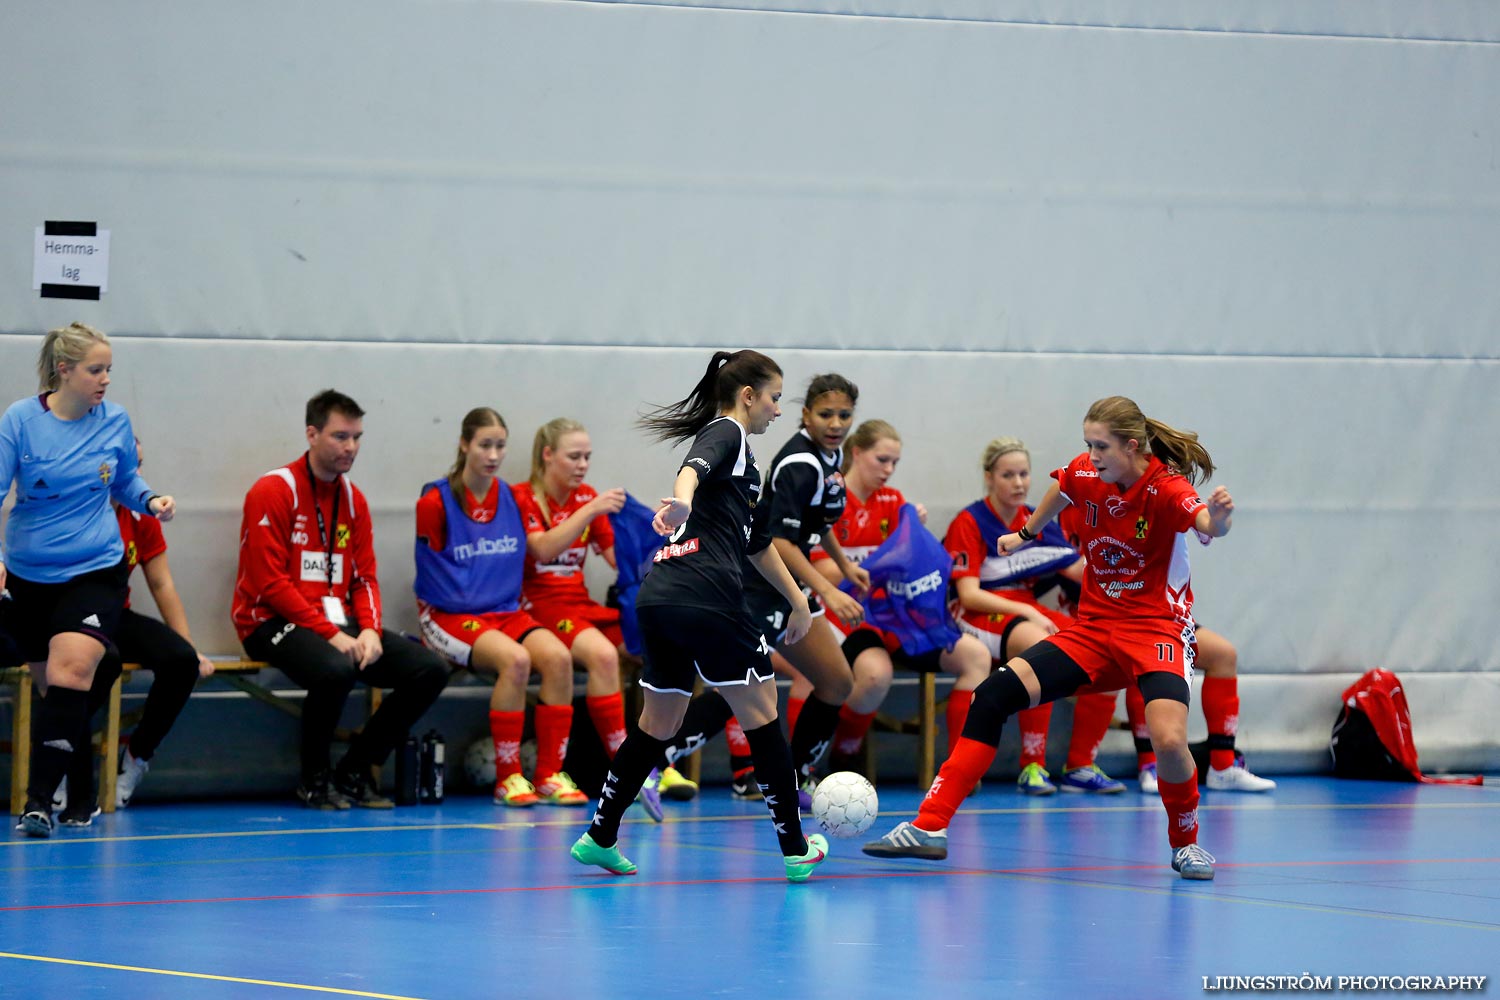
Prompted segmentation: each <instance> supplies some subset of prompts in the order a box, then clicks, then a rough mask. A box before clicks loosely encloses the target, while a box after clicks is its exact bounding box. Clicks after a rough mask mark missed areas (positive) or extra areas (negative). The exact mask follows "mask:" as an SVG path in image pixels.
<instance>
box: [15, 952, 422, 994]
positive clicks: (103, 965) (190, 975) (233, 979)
mask: <svg viewBox="0 0 1500 1000" xmlns="http://www.w3.org/2000/svg"><path fill="white" fill-rule="evenodd" d="M0 958H11V959H15V960H17V961H21V962H48V963H51V964H53V965H76V966H81V967H82V968H86V969H114V970H116V971H119V972H144V973H146V974H148V975H152V976H178V977H180V978H183V979H211V980H213V981H214V982H219V983H245V984H248V985H250V986H276V987H279V988H281V989H284V990H309V991H311V992H314V993H337V994H339V995H341V996H346V997H376V998H379V1000H420V998H419V997H407V996H399V995H397V994H394V993H369V992H366V991H364V990H341V989H338V988H337V987H333V986H308V985H305V984H303V983H279V982H276V981H275V980H273V979H244V978H241V977H240V976H212V975H209V974H208V973H206V972H178V971H177V970H175V969H146V968H142V967H141V966H138V965H114V964H112V963H110V962H85V961H82V960H80V959H76V958H51V957H48V956H46V955H17V954H15V953H13V952H8V951H0Z"/></svg>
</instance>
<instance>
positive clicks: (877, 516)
mask: <svg viewBox="0 0 1500 1000" xmlns="http://www.w3.org/2000/svg"><path fill="white" fill-rule="evenodd" d="M904 503H906V498H905V497H903V496H902V495H901V491H900V490H898V489H896V488H894V487H891V486H882V487H880V489H878V490H876V491H875V492H874V493H871V494H870V499H869V500H866V501H863V502H861V501H860V499H859V497H857V496H855V495H854V493H853V492H852V491H846V497H845V500H844V512H843V513H842V514H840V515H839V519H838V520H837V521H836V522H834V525H833V529H832V530H833V537H835V538H837V539H838V540H839V548H841V549H843V550H844V555H846V556H848V557H849V561H850V562H852V563H854V565H856V566H858V565H859V564H860V563H862V562H864V561H865V557H866V556H868V555H869V554H870V553H871V552H874V551H875V550H876V549H878V548H880V545H881V543H882V542H884V541H885V540H886V539H887V538H889V537H891V532H893V531H895V530H896V523H897V522H898V521H900V520H901V505H902V504H904ZM812 558H813V559H814V560H817V559H827V558H829V556H828V553H827V552H825V551H823V547H822V546H821V545H820V546H818V547H817V548H815V549H813V552H812Z"/></svg>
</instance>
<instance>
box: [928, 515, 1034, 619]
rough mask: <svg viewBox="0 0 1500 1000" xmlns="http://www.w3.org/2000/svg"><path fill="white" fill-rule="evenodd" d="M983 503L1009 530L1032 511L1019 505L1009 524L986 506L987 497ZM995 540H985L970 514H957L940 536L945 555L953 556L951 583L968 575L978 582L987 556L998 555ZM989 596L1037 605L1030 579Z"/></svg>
mask: <svg viewBox="0 0 1500 1000" xmlns="http://www.w3.org/2000/svg"><path fill="white" fill-rule="evenodd" d="M984 504H985V506H986V507H988V508H989V511H990V513H991V514H994V515H995V520H996V521H1000V522H1001V523H1002V524H1004V525H1005V527H1006V528H1007V529H1009V530H1011V531H1016V530H1018V529H1019V528H1020V527H1021V525H1023V524H1025V523H1026V520H1027V518H1029V517H1031V513H1032V508H1030V507H1028V506H1027V505H1026V504H1021V505H1020V506H1019V507H1017V508H1016V516H1015V517H1013V518H1011V519H1010V521H1009V522H1006V521H1004V520H1003V519H1002V518H1001V517H1000V513H999V512H998V511H997V510H995V505H994V504H992V503H990V500H989V498H988V497H985V500H984ZM996 540H997V539H996V538H988V537H986V535H985V532H984V530H983V529H982V528H980V526H979V522H978V521H976V520H975V519H974V515H973V514H971V513H970V512H969V511H968V509H964V510H961V511H959V512H958V516H957V517H955V518H954V519H953V523H952V524H950V525H948V533H947V534H946V535H944V536H943V548H945V549H947V550H948V554H949V555H951V556H952V557H953V577H952V578H953V579H954V580H955V581H957V580H960V579H962V578H963V577H966V576H972V577H974V578H975V579H976V580H977V579H980V578H981V576H982V575H983V574H982V573H981V572H980V570H981V569H982V568H983V566H984V561H985V560H986V559H989V558H991V557H997V556H998V554H999V553H998V552H997V551H996V549H995V542H996ZM995 578H996V577H994V576H991V577H990V579H995ZM986 589H988V588H986ZM992 593H995V594H998V595H999V596H1001V597H1003V598H1005V599H1006V600H1010V601H1020V602H1022V603H1024V604H1030V605H1033V606H1037V607H1039V606H1040V605H1038V604H1037V599H1036V595H1035V594H1033V593H1032V592H1031V581H1030V580H1026V581H1017V585H1016V586H1014V587H1005V588H1003V589H999V590H995V591H992Z"/></svg>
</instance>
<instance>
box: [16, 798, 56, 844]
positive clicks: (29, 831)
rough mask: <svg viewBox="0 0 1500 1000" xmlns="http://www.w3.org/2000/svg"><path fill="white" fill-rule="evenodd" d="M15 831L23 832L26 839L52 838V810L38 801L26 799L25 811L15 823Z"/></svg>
mask: <svg viewBox="0 0 1500 1000" xmlns="http://www.w3.org/2000/svg"><path fill="white" fill-rule="evenodd" d="M16 829H17V830H22V831H24V832H25V833H26V836H28V837H50V836H52V810H50V809H48V808H47V803H45V802H42V801H40V800H39V799H27V800H26V809H25V811H24V812H22V813H21V818H20V819H19V820H18V821H17V822H16Z"/></svg>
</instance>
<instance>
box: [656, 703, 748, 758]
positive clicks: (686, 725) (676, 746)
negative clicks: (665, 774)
mask: <svg viewBox="0 0 1500 1000" xmlns="http://www.w3.org/2000/svg"><path fill="white" fill-rule="evenodd" d="M732 718H734V710H733V709H731V708H730V707H729V702H727V701H725V700H724V699H723V698H721V697H719V695H718V694H716V693H714V692H713V691H709V692H708V693H706V694H701V695H699V696H698V697H696V698H694V699H693V700H692V701H690V702H688V707H687V712H686V714H684V715H683V717H682V725H680V726H678V727H677V732H676V734H674V735H673V737H672V738H671V739H670V740H668V741H667V742H666V743H663V744H662V755H661V759H659V760H658V761H657V762H656V767H657V768H658V769H660V768H664V767H669V766H671V765H673V764H676V763H677V762H678V761H679V760H681V759H682V758H683V757H686V756H688V755H689V754H694V753H697V752H698V751H699V750H701V749H702V748H703V746H704V744H706V743H707V742H708V741H709V740H711V739H713V738H714V737H715V736H717V735H719V734H720V733H722V732H723V731H724V727H725V726H727V725H729V720H730V719H732Z"/></svg>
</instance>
